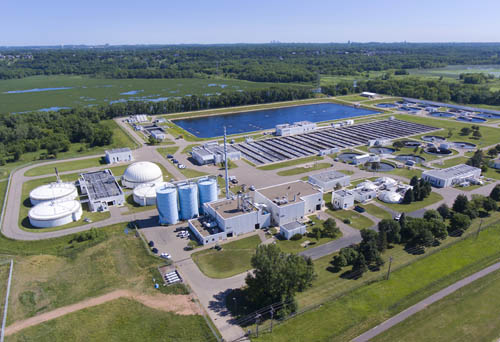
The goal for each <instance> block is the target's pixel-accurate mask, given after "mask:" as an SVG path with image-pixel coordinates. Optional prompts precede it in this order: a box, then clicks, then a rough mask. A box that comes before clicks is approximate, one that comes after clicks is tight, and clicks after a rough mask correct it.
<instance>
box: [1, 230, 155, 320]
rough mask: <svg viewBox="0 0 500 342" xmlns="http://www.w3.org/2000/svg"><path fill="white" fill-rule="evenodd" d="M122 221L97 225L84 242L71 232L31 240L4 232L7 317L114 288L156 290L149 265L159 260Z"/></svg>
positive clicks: (18, 317) (152, 266) (26, 314)
mask: <svg viewBox="0 0 500 342" xmlns="http://www.w3.org/2000/svg"><path fill="white" fill-rule="evenodd" d="M126 226H127V225H126V224H125V223H122V224H116V225H113V226H109V227H106V228H99V232H101V234H102V235H101V236H99V237H98V238H97V239H95V240H90V241H84V242H76V241H73V242H72V239H73V238H74V237H75V235H70V236H65V237H61V238H55V239H48V240H42V241H29V242H25V241H13V240H9V239H6V238H4V237H2V238H1V239H0V253H2V254H9V255H13V257H14V262H15V271H14V276H13V279H12V288H11V294H10V304H11V305H9V315H8V323H9V324H11V323H12V322H15V321H17V320H22V319H26V318H28V317H32V316H35V315H37V314H40V313H43V312H47V311H50V310H53V309H55V308H58V307H62V306H65V305H70V304H73V303H76V302H79V301H81V300H84V299H86V298H89V297H96V296H99V295H102V294H105V293H108V292H110V291H112V290H115V289H129V290H133V291H137V292H139V293H145V294H148V293H150V294H153V293H157V290H155V289H154V288H153V286H152V281H151V274H152V271H151V269H155V267H156V266H159V265H161V264H163V262H162V261H161V260H160V259H159V258H156V257H153V256H151V255H150V254H149V253H148V251H147V249H146V247H145V245H144V242H143V241H142V240H141V239H140V238H138V237H135V234H134V232H133V231H129V232H128V234H126V233H125V229H126Z"/></svg>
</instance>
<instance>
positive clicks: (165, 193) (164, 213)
mask: <svg viewBox="0 0 500 342" xmlns="http://www.w3.org/2000/svg"><path fill="white" fill-rule="evenodd" d="M156 207H157V208H158V214H159V216H160V224H176V223H177V222H179V206H178V205H177V188H176V187H175V186H174V185H172V184H168V183H163V184H161V185H160V186H158V187H157V188H156Z"/></svg>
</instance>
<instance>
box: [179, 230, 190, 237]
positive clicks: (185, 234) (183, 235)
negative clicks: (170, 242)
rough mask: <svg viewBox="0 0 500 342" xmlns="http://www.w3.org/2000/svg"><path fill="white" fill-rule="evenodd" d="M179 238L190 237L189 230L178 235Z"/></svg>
mask: <svg viewBox="0 0 500 342" xmlns="http://www.w3.org/2000/svg"><path fill="white" fill-rule="evenodd" d="M177 236H178V237H180V238H185V237H189V232H188V231H187V230H183V231H182V232H180V233H179V234H177Z"/></svg>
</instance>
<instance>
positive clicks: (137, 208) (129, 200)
mask: <svg viewBox="0 0 500 342" xmlns="http://www.w3.org/2000/svg"><path fill="white" fill-rule="evenodd" d="M125 206H126V207H127V209H128V211H127V212H124V213H123V214H122V215H128V214H134V213H140V212H142V211H148V210H153V209H156V205H144V206H142V205H139V204H137V203H135V202H134V195H133V194H130V195H128V196H127V197H126V198H125Z"/></svg>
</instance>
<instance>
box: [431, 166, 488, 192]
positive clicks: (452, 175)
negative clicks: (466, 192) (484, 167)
mask: <svg viewBox="0 0 500 342" xmlns="http://www.w3.org/2000/svg"><path fill="white" fill-rule="evenodd" d="M480 176H481V169H479V168H477V167H473V166H470V165H466V164H459V165H455V166H452V167H449V168H447V169H442V170H427V171H424V172H423V173H422V178H423V179H424V180H426V181H428V182H429V183H431V185H433V186H435V187H438V188H444V187H448V186H453V185H456V184H460V183H463V182H470V181H471V180H472V181H473V182H476V180H477V179H478V178H479V177H480Z"/></svg>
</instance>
